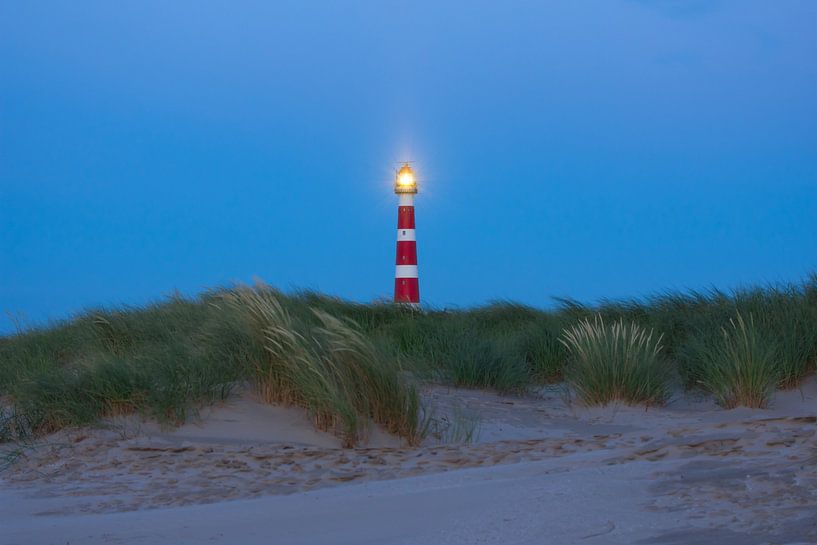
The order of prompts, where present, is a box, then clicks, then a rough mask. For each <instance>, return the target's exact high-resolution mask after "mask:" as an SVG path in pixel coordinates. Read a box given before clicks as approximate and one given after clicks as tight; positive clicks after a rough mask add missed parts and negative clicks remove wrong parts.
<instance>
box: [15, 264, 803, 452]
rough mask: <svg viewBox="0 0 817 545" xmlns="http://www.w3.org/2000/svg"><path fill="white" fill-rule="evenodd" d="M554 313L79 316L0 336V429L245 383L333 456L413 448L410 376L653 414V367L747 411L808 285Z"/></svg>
mask: <svg viewBox="0 0 817 545" xmlns="http://www.w3.org/2000/svg"><path fill="white" fill-rule="evenodd" d="M557 302H558V306H557V307H556V308H555V309H554V310H551V311H540V310H536V309H533V308H530V307H526V306H521V305H516V304H510V303H505V302H499V303H493V304H490V305H487V306H484V307H479V308H475V309H467V310H453V311H446V310H435V309H430V310H427V311H424V312H415V311H412V310H410V309H407V308H404V307H400V306H395V305H391V304H368V305H364V304H356V303H350V302H346V301H342V300H340V299H336V298H332V297H326V296H323V295H320V294H316V293H313V292H303V293H295V294H288V295H285V294H282V293H280V292H277V291H276V290H274V289H272V288H269V287H265V286H256V287H254V288H247V287H237V288H230V289H217V290H213V291H209V292H206V293H204V294H202V295H200V296H198V297H195V298H184V297H180V296H175V297H171V298H169V299H167V300H165V301H162V302H159V303H155V304H152V305H148V306H146V307H141V308H116V309H98V310H92V311H87V312H85V313H83V314H81V315H78V316H76V317H74V318H72V319H70V320H66V321H63V322H59V323H53V324H50V325H48V326H46V327H39V328H34V329H30V330H26V331H22V332H20V333H18V334H15V335H11V336H5V337H0V412H1V413H2V414H3V417H2V419H0V421H2V422H5V423H4V424H3V426H4V427H3V428H2V429H3V430H6V431H3V432H2V433H3V434H4V436H5V437H6V438H8V437H9V436H11V435H12V434H20V433H26V434H27V433H46V432H49V431H53V430H56V429H59V428H62V427H64V426H68V425H77V424H85V423H90V422H93V421H95V420H97V419H99V418H100V417H103V416H106V415H115V414H120V413H130V412H137V413H141V414H144V415H146V416H150V417H153V418H156V419H158V420H160V421H163V422H166V423H169V424H173V423H177V422H180V421H183V420H184V419H185V418H186V417H187V416H188V414H189V413H190V412H191V411H195V410H196V407H198V406H201V404H206V403H211V402H214V401H218V400H221V399H224V398H226V397H227V396H229V395H230V393H231V392H232V391H233V390H234V389H235V388H236V387H237V386H239V385H240V386H242V387H243V385H245V384H249V385H252V386H254V387H255V388H257V389H258V391H259V392H260V393H261V395H262V396H263V397H264V398H265V399H266V400H268V401H271V402H280V403H289V404H295V405H299V406H303V407H304V408H306V409H307V410H308V411H309V412H310V414H311V415H312V416H313V418H314V419H315V422H316V425H318V426H320V427H323V428H325V429H329V430H332V431H334V432H335V433H337V434H338V435H339V436H340V437H342V438H343V439H344V441H345V442H346V443H347V444H354V443H355V442H356V441H357V440H358V439H359V437H360V435H361V434H362V433H365V428H366V426H367V425H368V423H369V422H370V421H374V422H378V423H380V424H381V425H383V426H385V427H386V428H387V429H389V430H390V431H392V432H394V433H396V434H399V435H401V436H403V437H405V438H406V439H407V440H408V441H416V440H418V438H419V437H420V436H422V434H423V433H427V432H428V427H429V424H428V422H426V421H425V420H424V419H423V417H421V416H418V415H422V414H423V411H422V410H420V408H419V401H418V394H417V386H418V384H419V383H421V382H422V381H437V382H443V383H448V384H452V385H456V386H463V387H473V388H492V389H496V390H499V391H502V392H508V393H521V392H524V391H525V390H526V389H528V388H530V387H531V386H535V385H538V384H544V383H550V382H558V381H561V380H562V379H563V378H565V377H566V378H567V379H568V381H569V383H570V384H572V385H573V388H575V390H576V391H577V392H579V394H580V396H581V398H582V399H584V400H585V401H586V402H594V403H604V402H606V401H608V400H610V399H613V398H617V397H620V398H623V399H625V400H627V401H630V402H646V403H657V402H660V400H661V399H663V398H664V396H665V394H666V383H667V382H666V381H667V375H666V372H667V370H668V372H669V373H677V374H678V375H679V376H680V378H681V381H682V383H683V384H684V385H685V386H686V387H687V388H700V389H704V390H706V391H709V392H711V393H712V394H714V395H715V396H716V397H717V399H719V401H720V402H721V403H722V404H723V405H724V406H726V407H731V406H733V405H735V404H747V405H750V406H756V405H762V404H763V403H765V402H766V400H767V399H768V392H769V391H770V390H771V389H772V388H773V387H781V388H791V387H796V386H797V385H798V384H799V382H800V381H801V380H802V379H803V377H805V376H806V375H807V374H808V373H810V372H812V371H813V370H814V368H815V360H816V359H817V276H812V277H811V278H810V279H809V280H807V281H806V282H803V283H802V284H798V285H786V286H769V287H763V288H756V289H751V290H740V291H736V292H734V293H729V294H727V293H723V292H720V291H715V290H713V291H710V292H706V293H700V292H692V293H686V294H678V293H664V294H659V295H656V296H653V297H649V298H646V299H644V300H633V301H618V302H604V303H602V304H599V305H595V306H588V305H582V304H579V303H577V302H575V301H571V300H558V301H557ZM597 317H598V318H597ZM596 320H598V321H596ZM607 324H610V325H607ZM649 332H653V333H652V334H650V333H649ZM560 339H561V340H562V341H564V342H560ZM617 339H618V340H617ZM659 339H660V346H661V350H660V351H659V348H658V347H659ZM764 392H765V393H764ZM8 415H14V417H13V418H11V417H10V416H8ZM12 428H13V429H14V430H16V431H14V432H12V431H10V430H11V429H12ZM4 436H0V441H2V440H4Z"/></svg>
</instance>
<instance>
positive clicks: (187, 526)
mask: <svg viewBox="0 0 817 545" xmlns="http://www.w3.org/2000/svg"><path fill="white" fill-rule="evenodd" d="M424 397H425V401H426V404H427V405H428V406H429V407H431V408H432V411H433V415H434V420H433V425H432V428H431V431H432V433H431V434H430V436H429V438H428V439H427V441H426V443H425V444H424V445H422V446H420V447H407V446H405V445H403V444H401V442H400V441H399V440H397V439H395V438H394V437H391V436H389V435H388V434H386V433H384V432H382V431H380V430H378V429H377V428H376V427H373V428H372V430H371V432H370V434H369V436H368V438H367V442H366V444H365V446H362V447H360V448H356V449H342V448H340V443H339V441H338V439H337V438H335V437H334V436H332V435H330V434H328V433H324V432H320V431H316V430H314V429H313V427H312V425H311V423H310V421H309V418H308V417H307V415H306V414H305V413H304V412H302V411H300V410H298V409H294V408H284V407H273V406H268V405H263V404H261V403H259V402H258V401H256V400H254V399H253V397H252V396H251V395H249V394H245V395H243V396H240V397H238V398H236V399H233V400H230V401H229V402H228V403H225V404H223V405H219V406H216V407H212V408H208V409H205V410H203V411H202V412H201V414H200V417H199V418H198V419H194V420H193V421H191V422H189V423H187V424H185V425H184V426H182V427H180V428H177V429H174V430H166V429H164V430H163V429H162V428H160V427H159V426H157V425H156V424H154V423H147V422H139V421H138V420H137V419H135V418H121V419H117V420H113V421H111V422H109V423H107V425H106V426H103V427H99V428H83V429H75V430H65V431H63V432H60V433H58V434H54V435H53V436H50V437H48V438H45V439H44V440H43V441H41V442H39V444H37V445H34V446H32V447H30V448H26V449H25V450H24V452H23V454H22V456H21V457H20V458H19V459H18V460H17V462H16V463H15V464H14V465H13V466H12V467H11V468H9V469H7V470H5V471H4V472H3V473H0V479H2V481H0V485H2V488H0V544H3V545H6V544H9V545H10V544H29V543H32V544H35V543H36V544H40V543H42V544H46V543H47V544H51V543H53V544H60V545H64V544H65V543H72V544H74V543H124V544H137V543H139V544H141V543H145V544H147V543H168V544H170V543H172V544H182V543H223V544H236V543H249V544H252V543H315V544H336V543H337V544H340V543H354V544H360V543H372V544H408V543H428V544H445V543H450V544H460V543H463V544H464V543H500V544H505V543H509V544H510V543H519V544H522V543H530V544H534V543H558V544H564V543H589V544H593V543H622V544H623V543H664V544H682V543H690V544H692V543H696V544H697V543H713V542H714V543H718V544H719V545H730V544H744V543H748V544H762V543H780V544H783V543H817V379H815V377H811V378H810V379H809V380H808V381H806V383H805V384H804V385H803V386H802V387H801V388H800V389H798V390H791V391H786V392H778V393H776V394H775V395H774V398H773V400H772V403H771V406H770V407H769V408H768V409H764V410H750V409H745V408H739V409H733V410H724V409H722V408H719V407H717V406H716V405H715V404H714V403H713V402H712V400H711V399H708V398H706V397H702V396H694V395H685V394H682V393H678V394H676V395H675V396H674V397H673V399H671V400H670V402H669V403H668V404H667V405H666V406H665V407H655V408H648V409H645V408H644V407H629V406H626V405H611V406H608V407H601V408H585V407H581V406H579V405H578V404H576V403H571V401H570V399H569V396H567V395H566V393H565V391H564V389H563V388H562V387H558V386H557V387H552V388H544V389H542V390H541V391H539V392H535V393H532V394H530V395H528V396H524V397H513V396H501V395H498V394H494V393H490V392H483V391H476V390H461V389H453V388H445V387H441V386H434V387H429V388H427V390H426V391H425V392H424ZM472 432H473V433H472ZM469 435H470V436H471V439H472V442H470V443H469V444H457V443H451V441H461V440H463V439H464V438H465V437H466V436H469Z"/></svg>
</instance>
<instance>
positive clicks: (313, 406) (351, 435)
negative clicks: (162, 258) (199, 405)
mask: <svg viewBox="0 0 817 545" xmlns="http://www.w3.org/2000/svg"><path fill="white" fill-rule="evenodd" d="M224 299H225V300H226V302H227V303H228V305H229V306H230V307H231V308H232V309H233V310H234V311H236V312H238V313H239V314H243V315H244V316H245V317H246V318H247V320H248V321H249V323H250V324H251V328H252V329H253V331H254V332H255V335H256V339H257V341H258V342H259V343H260V344H261V346H263V349H264V354H263V356H262V357H258V358H256V359H254V360H252V361H251V362H250V363H251V368H252V375H253V378H254V383H255V385H256V386H257V387H258V389H259V391H260V392H261V395H262V396H263V398H264V399H265V400H266V401H268V402H276V403H285V404H290V405H298V406H301V407H304V408H305V409H307V410H308V411H309V413H310V414H311V415H312V417H313V418H314V421H315V424H316V426H317V427H318V428H321V429H325V430H329V431H333V432H335V433H337V434H338V435H339V436H340V437H342V438H343V441H344V444H345V445H346V446H353V445H355V444H357V442H358V441H359V439H360V438H361V435H362V434H365V432H366V429H367V427H368V425H369V421H370V420H371V421H374V422H376V423H378V424H380V425H382V426H384V427H385V428H386V429H387V430H388V431H390V432H391V433H393V434H395V435H399V436H401V437H404V438H405V439H406V440H407V441H408V442H409V443H416V442H417V441H418V440H419V437H418V418H419V412H420V411H419V408H420V403H419V395H418V393H417V390H416V388H415V387H414V385H413V384H411V383H410V382H409V381H408V380H407V379H406V378H405V377H404V376H403V375H402V373H401V369H400V367H399V366H397V365H396V363H395V362H394V361H393V360H390V359H388V358H383V357H381V355H380V354H378V352H377V350H376V349H375V347H374V345H373V344H372V342H371V341H370V340H369V339H367V338H366V337H364V336H363V335H362V334H361V333H360V331H359V330H358V328H357V325H356V324H355V323H354V322H352V321H351V320H349V319H340V318H335V317H333V316H331V315H329V314H327V313H326V312H324V311H321V310H317V309H311V311H312V316H313V317H314V321H308V320H299V319H297V318H295V317H293V316H292V315H291V314H290V313H289V312H288V311H287V310H286V309H285V308H284V307H283V306H282V305H281V303H280V301H279V300H278V296H277V295H276V293H275V292H274V291H272V290H271V289H269V288H267V287H265V286H256V287H255V288H249V287H239V288H236V289H234V290H232V291H230V292H228V293H225V294H224Z"/></svg>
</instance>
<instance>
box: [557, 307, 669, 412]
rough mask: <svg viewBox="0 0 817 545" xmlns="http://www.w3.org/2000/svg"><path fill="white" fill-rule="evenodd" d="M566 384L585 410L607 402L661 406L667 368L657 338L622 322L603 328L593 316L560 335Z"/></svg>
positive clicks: (620, 320)
mask: <svg viewBox="0 0 817 545" xmlns="http://www.w3.org/2000/svg"><path fill="white" fill-rule="evenodd" d="M560 341H561V342H562V344H564V346H565V347H566V348H567V349H568V353H569V360H568V365H567V368H566V372H565V377H566V379H567V382H568V384H570V385H571V387H572V388H573V389H574V391H575V392H576V394H577V395H578V396H579V398H580V399H581V400H582V402H584V403H585V404H587V405H606V404H607V403H610V402H611V401H615V400H623V401H625V402H627V403H632V404H634V403H644V404H647V405H656V404H661V403H663V402H664V400H665V399H666V397H667V391H668V387H667V375H668V367H667V364H666V362H665V360H664V359H663V357H662V354H661V350H662V345H661V336H660V335H657V336H656V335H654V333H653V331H652V330H650V331H647V330H646V329H644V328H643V327H641V326H640V325H638V324H636V323H634V322H629V323H626V322H624V319H623V318H620V319H619V320H617V321H615V322H613V323H612V324H609V323H608V324H606V323H605V322H604V319H603V318H602V317H601V316H600V315H597V316H596V317H595V318H594V320H593V321H592V322H591V321H590V320H589V319H584V320H582V321H580V322H579V323H578V325H575V326H572V327H570V328H569V329H566V330H565V331H564V333H563V337H562V338H561V339H560Z"/></svg>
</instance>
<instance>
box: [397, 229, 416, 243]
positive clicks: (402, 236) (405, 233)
mask: <svg viewBox="0 0 817 545" xmlns="http://www.w3.org/2000/svg"><path fill="white" fill-rule="evenodd" d="M401 240H417V237H416V235H415V234H414V229H398V230H397V242H400V241H401Z"/></svg>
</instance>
